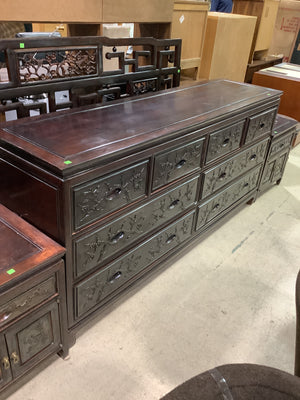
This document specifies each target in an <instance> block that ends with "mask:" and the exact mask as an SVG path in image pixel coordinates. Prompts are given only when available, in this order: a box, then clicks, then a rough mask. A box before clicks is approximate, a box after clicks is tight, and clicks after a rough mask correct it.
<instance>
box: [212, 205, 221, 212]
mask: <svg viewBox="0 0 300 400" xmlns="http://www.w3.org/2000/svg"><path fill="white" fill-rule="evenodd" d="M219 207H220V203H217V204H215V205H214V206H213V211H216V210H217V209H218V208H219Z"/></svg>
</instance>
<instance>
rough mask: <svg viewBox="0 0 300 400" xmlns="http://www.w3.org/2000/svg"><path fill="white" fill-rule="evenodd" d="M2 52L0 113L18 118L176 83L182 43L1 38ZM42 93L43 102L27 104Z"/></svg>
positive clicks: (129, 39)
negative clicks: (32, 113)
mask: <svg viewBox="0 0 300 400" xmlns="http://www.w3.org/2000/svg"><path fill="white" fill-rule="evenodd" d="M0 52H4V55H5V60H6V65H5V67H6V68H2V69H1V70H0V113H3V112H6V111H10V110H16V111H17V117H18V118H21V117H25V116H29V115H30V110H38V111H39V113H41V114H43V113H46V112H53V111H57V110H61V109H65V108H72V107H78V106H82V105H88V104H95V103H102V102H105V101H107V100H114V99H119V98H123V97H127V96H134V95H139V94H143V93H146V92H149V91H158V90H162V89H165V88H171V87H176V86H179V82H180V54H181V40H180V39H154V38H121V39H112V38H107V37H98V36H95V37H67V38H30V39H29V38H26V39H24V38H19V39H6V40H0ZM1 77H2V78H1ZM1 79H2V80H1ZM62 91H64V94H63V95H59V92H62ZM41 95H42V96H43V97H45V98H46V99H47V101H44V102H40V101H32V100H31V101H29V100H28V99H29V98H32V96H34V99H36V98H38V97H39V96H41Z"/></svg>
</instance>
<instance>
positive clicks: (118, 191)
mask: <svg viewBox="0 0 300 400" xmlns="http://www.w3.org/2000/svg"><path fill="white" fill-rule="evenodd" d="M121 193H122V189H121V188H116V189H115V190H113V191H112V192H111V193H110V194H109V195H108V196H106V200H110V201H111V200H114V199H115V198H116V197H118V196H119V195H120V194H121Z"/></svg>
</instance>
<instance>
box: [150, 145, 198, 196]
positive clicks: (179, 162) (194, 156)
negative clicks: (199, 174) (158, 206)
mask: <svg viewBox="0 0 300 400" xmlns="http://www.w3.org/2000/svg"><path fill="white" fill-rule="evenodd" d="M203 143H204V139H200V140H196V141H195V142H192V143H189V144H187V145H185V146H181V147H178V148H176V149H173V150H168V151H166V152H165V153H163V154H160V155H157V156H156V157H155V160H154V173H153V185H152V189H153V190H155V189H158V188H159V187H161V186H163V185H166V184H167V183H169V182H172V181H174V180H175V179H177V178H180V177H181V176H184V175H186V174H188V173H189V172H192V171H194V170H197V169H200V162H201V155H202V148H203Z"/></svg>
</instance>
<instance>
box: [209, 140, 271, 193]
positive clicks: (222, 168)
mask: <svg viewBox="0 0 300 400" xmlns="http://www.w3.org/2000/svg"><path fill="white" fill-rule="evenodd" d="M268 141H269V140H268V139H266V140H264V141H263V142H260V143H258V144H256V145H255V146H252V147H250V148H249V149H247V150H244V151H243V152H241V153H240V154H238V155H237V156H235V157H233V158H231V159H229V160H228V161H226V162H224V163H222V164H220V165H218V166H216V167H214V168H212V169H211V170H209V171H207V172H205V174H204V175H205V178H204V183H203V192H202V198H205V197H207V196H209V195H210V194H212V193H213V192H215V191H216V190H218V189H220V188H221V187H222V186H225V185H226V184H227V183H229V182H230V181H232V180H233V179H235V178H237V177H238V176H239V175H241V174H243V173H244V172H246V171H247V170H249V169H251V168H252V167H254V166H255V165H258V164H259V163H261V162H262V161H263V160H264V158H265V156H266V150H267V145H268Z"/></svg>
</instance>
